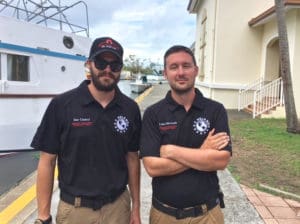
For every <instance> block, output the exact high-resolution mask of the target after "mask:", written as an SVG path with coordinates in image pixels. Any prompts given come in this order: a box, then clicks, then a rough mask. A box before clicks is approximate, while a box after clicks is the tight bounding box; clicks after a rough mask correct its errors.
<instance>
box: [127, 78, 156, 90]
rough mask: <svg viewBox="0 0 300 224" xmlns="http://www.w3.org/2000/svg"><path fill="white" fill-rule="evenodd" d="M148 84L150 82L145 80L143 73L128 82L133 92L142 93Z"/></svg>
mask: <svg viewBox="0 0 300 224" xmlns="http://www.w3.org/2000/svg"><path fill="white" fill-rule="evenodd" d="M150 86H151V84H150V83H148V82H147V76H145V75H138V76H137V78H136V79H135V81H134V82H131V83H130V89H131V92H133V93H142V92H144V91H145V90H146V89H147V88H149V87H150Z"/></svg>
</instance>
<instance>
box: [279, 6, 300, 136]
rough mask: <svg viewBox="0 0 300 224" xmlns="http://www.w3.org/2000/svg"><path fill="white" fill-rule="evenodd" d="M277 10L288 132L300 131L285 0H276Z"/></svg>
mask: <svg viewBox="0 0 300 224" xmlns="http://www.w3.org/2000/svg"><path fill="white" fill-rule="evenodd" d="M275 11H276V18H277V27H278V38H279V52H280V72H281V77H282V81H283V94H284V103H285V114H286V124H287V132H290V133H298V134H299V133H300V122H299V121H298V117H297V111H296V107H295V100H294V93H293V83H292V76H291V68H290V56H289V44H288V35H287V27H286V21H285V9H284V0H275Z"/></svg>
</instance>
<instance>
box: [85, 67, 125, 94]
mask: <svg viewBox="0 0 300 224" xmlns="http://www.w3.org/2000/svg"><path fill="white" fill-rule="evenodd" d="M104 75H105V76H107V75H108V76H110V78H112V79H113V80H114V82H113V83H111V84H106V83H103V82H101V80H100V79H99V77H101V76H104ZM91 79H92V81H93V84H94V86H95V87H96V89H97V90H99V91H104V92H110V91H112V90H114V89H115V88H116V87H117V84H118V82H119V80H120V75H118V76H117V77H116V76H115V75H114V74H113V73H111V72H109V73H107V72H101V73H99V74H98V75H97V74H95V73H94V71H92V70H91Z"/></svg>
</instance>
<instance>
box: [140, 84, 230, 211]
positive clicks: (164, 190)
mask: <svg viewBox="0 0 300 224" xmlns="http://www.w3.org/2000/svg"><path fill="white" fill-rule="evenodd" d="M195 92H196V97H195V100H194V102H193V105H192V107H191V108H190V110H189V111H188V112H186V111H185V109H184V107H183V106H181V105H179V104H177V103H176V102H175V101H174V100H173V99H172V97H171V92H170V91H169V92H168V93H167V95H166V97H165V99H163V100H161V101H159V102H158V103H156V104H154V105H152V106H150V107H148V108H147V109H146V111H145V113H144V116H143V123H142V134H141V146H140V149H141V152H140V153H141V156H142V157H146V156H155V157H159V156H160V146H161V145H165V144H175V145H180V146H185V147H190V148H199V147H200V146H201V145H202V143H203V141H204V140H205V138H206V137H207V135H208V132H209V131H210V130H211V129H213V128H215V130H216V131H215V133H217V132H227V133H228V134H229V127H228V119H227V113H226V110H225V108H224V107H223V105H222V104H220V103H218V102H215V101H213V100H210V99H207V98H205V97H203V95H202V94H201V93H200V91H199V90H198V89H196V90H195ZM225 150H228V151H230V152H231V144H229V145H228V146H227V147H226V148H225ZM218 184H219V180H218V177H217V172H216V171H214V172H206V171H198V170H195V169H188V170H186V171H184V172H182V173H179V174H176V175H172V176H160V177H154V178H153V180H152V187H153V196H154V197H156V198H157V199H158V200H159V201H161V202H163V203H166V204H168V205H170V206H173V207H177V208H184V207H190V206H194V205H198V204H201V203H205V201H208V200H212V199H216V198H217V193H218V190H219V186H218Z"/></svg>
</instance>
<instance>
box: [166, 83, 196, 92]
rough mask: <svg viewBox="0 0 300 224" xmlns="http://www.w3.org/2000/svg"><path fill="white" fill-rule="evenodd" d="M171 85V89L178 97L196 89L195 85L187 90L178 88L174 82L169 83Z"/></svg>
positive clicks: (187, 87)
mask: <svg viewBox="0 0 300 224" xmlns="http://www.w3.org/2000/svg"><path fill="white" fill-rule="evenodd" d="M169 85H170V87H171V89H172V90H173V91H174V92H175V93H177V94H178V95H184V94H186V93H188V92H190V91H192V90H193V89H194V83H193V84H190V85H189V86H186V87H185V88H180V87H179V86H177V85H176V84H175V83H172V82H169Z"/></svg>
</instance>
